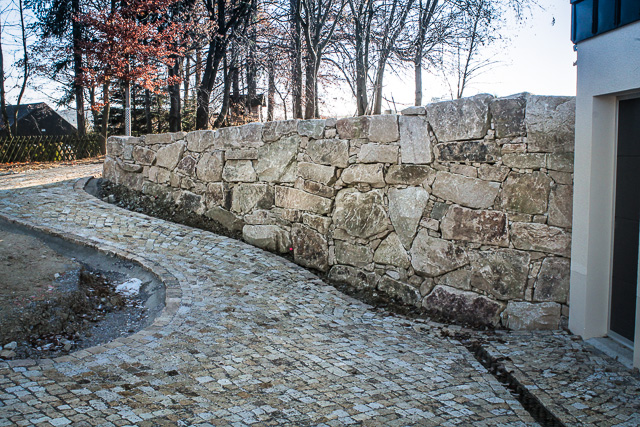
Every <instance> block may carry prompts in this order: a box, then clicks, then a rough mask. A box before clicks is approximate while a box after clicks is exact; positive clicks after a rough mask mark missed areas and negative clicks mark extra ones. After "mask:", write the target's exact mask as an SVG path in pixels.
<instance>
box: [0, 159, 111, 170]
mask: <svg viewBox="0 0 640 427" xmlns="http://www.w3.org/2000/svg"><path fill="white" fill-rule="evenodd" d="M95 163H100V164H102V163H104V156H100V157H90V158H88V159H81V160H74V161H70V162H25V163H0V174H3V173H20V172H26V171H36V170H42V169H53V168H60V167H68V166H76V165H88V164H95Z"/></svg>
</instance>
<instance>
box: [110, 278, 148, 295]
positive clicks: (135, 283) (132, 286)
mask: <svg viewBox="0 0 640 427" xmlns="http://www.w3.org/2000/svg"><path fill="white" fill-rule="evenodd" d="M140 286H142V280H140V279H136V278H133V279H129V280H127V281H126V282H124V283H121V284H119V285H118V286H116V292H118V293H119V294H122V295H124V296H127V297H132V296H135V295H138V294H139V293H140Z"/></svg>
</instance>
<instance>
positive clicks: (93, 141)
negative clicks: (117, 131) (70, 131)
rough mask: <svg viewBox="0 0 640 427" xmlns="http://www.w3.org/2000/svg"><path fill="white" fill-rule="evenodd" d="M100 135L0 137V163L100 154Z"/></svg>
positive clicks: (49, 160)
mask: <svg viewBox="0 0 640 427" xmlns="http://www.w3.org/2000/svg"><path fill="white" fill-rule="evenodd" d="M101 138H102V137H101V136H100V135H97V134H95V135H94V134H92V135H86V136H78V135H61V136H54V135H51V136H16V137H11V138H8V137H0V163H15V162H62V161H69V160H78V159H84V158H87V157H94V156H99V155H100V154H101V153H100V141H101Z"/></svg>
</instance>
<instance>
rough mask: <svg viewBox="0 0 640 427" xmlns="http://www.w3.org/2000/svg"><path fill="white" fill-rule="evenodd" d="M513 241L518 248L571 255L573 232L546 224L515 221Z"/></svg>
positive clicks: (512, 226)
mask: <svg viewBox="0 0 640 427" xmlns="http://www.w3.org/2000/svg"><path fill="white" fill-rule="evenodd" d="M511 241H512V242H513V246H515V247H516V248H517V249H523V250H526V251H540V252H548V253H552V254H556V255H562V256H564V257H569V256H570V254H571V233H568V232H566V231H564V230H563V229H561V228H557V227H551V226H549V225H546V224H533V223H528V222H514V223H513V224H511Z"/></svg>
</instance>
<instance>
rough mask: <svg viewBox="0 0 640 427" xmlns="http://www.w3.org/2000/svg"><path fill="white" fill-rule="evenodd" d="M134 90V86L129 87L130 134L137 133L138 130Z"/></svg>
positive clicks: (135, 91)
mask: <svg viewBox="0 0 640 427" xmlns="http://www.w3.org/2000/svg"><path fill="white" fill-rule="evenodd" d="M137 92H138V91H137V90H136V87H135V85H134V86H132V87H131V133H135V132H136V131H139V128H138V127H137V126H136V105H137V104H136V93H137Z"/></svg>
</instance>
